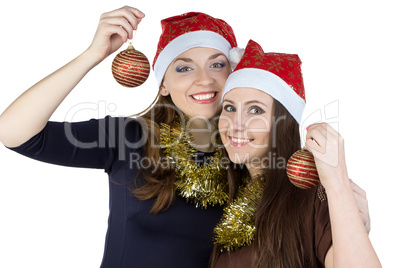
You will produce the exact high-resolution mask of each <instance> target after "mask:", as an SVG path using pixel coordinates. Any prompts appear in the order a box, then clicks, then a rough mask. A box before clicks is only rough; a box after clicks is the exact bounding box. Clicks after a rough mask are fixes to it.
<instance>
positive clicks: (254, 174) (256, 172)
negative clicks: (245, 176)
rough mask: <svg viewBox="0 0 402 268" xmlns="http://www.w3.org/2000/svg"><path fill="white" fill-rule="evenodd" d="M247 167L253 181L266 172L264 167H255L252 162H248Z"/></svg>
mask: <svg viewBox="0 0 402 268" xmlns="http://www.w3.org/2000/svg"><path fill="white" fill-rule="evenodd" d="M246 167H247V170H248V173H249V174H250V177H251V180H252V181H253V180H255V179H256V178H258V177H259V176H261V175H262V174H263V173H264V170H263V169H262V168H258V167H255V166H253V165H252V164H246Z"/></svg>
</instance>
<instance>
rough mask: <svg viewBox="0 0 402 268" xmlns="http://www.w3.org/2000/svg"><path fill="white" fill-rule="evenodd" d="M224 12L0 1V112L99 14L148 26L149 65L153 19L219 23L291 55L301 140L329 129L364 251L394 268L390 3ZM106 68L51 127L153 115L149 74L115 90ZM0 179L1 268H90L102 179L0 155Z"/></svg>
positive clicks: (396, 47)
mask: <svg viewBox="0 0 402 268" xmlns="http://www.w3.org/2000/svg"><path fill="white" fill-rule="evenodd" d="M201 2H202V3H201ZM234 2H235V1H216V0H213V1H176V0H169V1H152V0H140V1H135V2H125V1H118V0H117V1H116V0H115V1H99V0H97V1H93V0H87V1H77V0H70V1H49V0H37V1H27V0H22V1H7V2H6V4H1V5H0V9H1V11H2V12H1V13H2V15H1V16H0V35H1V37H0V38H1V42H0V53H1V57H0V112H2V111H3V110H4V109H5V108H6V107H7V106H8V105H9V104H10V103H11V102H12V101H13V100H14V99H15V98H17V97H18V96H19V95H20V94H21V93H22V92H23V91H24V90H26V89H27V88H29V87H30V86H31V85H33V84H34V83H36V82H37V81H38V80H40V79H41V78H43V77H45V76H46V75H48V74H50V73H51V72H53V71H55V70H56V69H58V68H59V67H61V66H62V65H64V64H66V63H67V62H69V61H70V60H72V59H73V58H75V57H76V56H78V55H79V54H80V53H82V52H83V51H84V50H85V49H86V48H87V47H88V46H89V44H90V43H91V41H92V38H93V35H94V33H95V30H96V28H97V24H98V20H99V16H100V15H101V14H102V13H103V12H106V11H110V10H114V9H117V8H119V7H121V6H123V5H126V4H129V5H131V6H134V7H137V8H139V9H140V10H142V11H143V12H144V13H145V14H146V18H145V19H144V20H143V22H142V23H141V24H140V27H139V31H138V32H137V34H136V37H135V40H134V46H135V48H136V49H138V50H140V51H142V52H143V53H144V54H145V55H147V57H148V58H149V59H150V61H152V59H153V57H154V54H155V51H156V44H157V41H158V39H159V35H160V32H161V30H160V20H161V19H163V18H166V17H168V16H172V15H177V14H181V13H184V12H188V11H202V12H205V13H208V14H210V15H212V16H215V17H219V18H222V19H224V20H226V21H227V22H228V23H229V24H230V25H231V26H232V27H233V29H234V31H235V33H236V35H237V39H238V43H239V46H241V47H244V46H245V45H246V43H247V41H248V40H249V39H253V40H255V41H257V42H258V43H260V44H261V45H262V47H263V48H264V50H265V51H267V52H268V51H271V52H285V53H297V54H299V56H300V58H301V59H302V61H303V73H304V81H305V88H306V96H307V107H306V110H305V113H304V119H305V120H304V121H303V125H302V134H305V131H303V130H304V129H305V127H306V126H307V125H308V124H309V123H312V122H314V121H317V120H321V121H327V122H332V123H335V124H334V126H336V127H337V129H338V130H339V132H340V133H341V135H342V136H343V137H344V138H345V142H346V152H347V161H348V171H349V175H350V177H351V178H353V179H354V180H355V182H357V183H358V184H359V185H360V186H361V187H362V188H364V189H365V190H366V191H367V196H368V200H369V207H370V214H371V221H372V231H371V233H370V238H371V241H372V243H373V244H374V247H375V249H376V251H377V253H378V255H379V257H380V259H381V261H382V264H383V266H384V267H397V266H398V265H399V262H400V252H401V249H402V248H401V246H400V245H401V240H402V235H401V232H400V224H401V216H400V211H401V209H400V205H401V201H400V200H401V199H400V195H401V193H400V187H401V179H402V176H401V171H400V160H401V158H400V154H401V152H402V147H401V138H400V133H399V130H398V129H397V126H398V125H399V124H400V120H401V112H400V106H401V104H400V97H401V91H402V86H401V83H402V79H401V77H402V67H401V66H402V64H401V62H402V52H401V49H402V41H401V38H400V36H401V26H402V17H401V8H400V5H399V4H398V1H396V0H395V1H390V0H383V1H381V3H380V1H350V0H349V1H345V0H339V1H331V2H329V1H320V0H317V1H300V0H297V1H243V2H241V4H234ZM125 48H126V45H124V47H122V48H121V49H120V50H119V51H121V50H123V49H125ZM116 54H117V52H116ZM114 56H115V55H111V56H110V57H109V58H107V59H106V60H104V62H102V63H101V64H99V65H98V66H97V67H95V68H94V69H93V70H92V71H91V72H90V73H89V74H88V75H87V76H86V77H85V78H84V79H83V81H82V82H81V83H80V84H79V85H78V86H77V87H76V89H75V90H74V91H73V92H72V93H71V94H70V95H69V96H68V97H67V99H66V100H65V102H63V104H62V105H61V106H60V107H59V109H58V110H57V111H56V113H55V114H54V115H53V117H52V118H51V119H52V120H57V121H63V120H73V121H78V120H86V119H90V118H99V117H104V116H105V115H107V114H110V115H113V116H118V115H130V114H134V113H136V112H139V111H141V110H142V109H143V108H145V107H147V106H148V105H149V104H150V103H151V101H152V100H153V98H154V96H155V94H156V92H157V87H156V84H155V79H154V77H153V73H151V75H150V78H149V79H148V81H147V82H146V83H145V84H144V85H143V86H141V87H139V88H135V89H125V88H123V87H121V86H119V85H118V84H117V83H116V82H115V81H114V79H113V77H112V74H111V70H110V69H111V63H112V60H113V58H114ZM55 90H57V89H55ZM43 103H46V98H44V99H43ZM77 105H78V106H77ZM94 105H95V107H97V109H95V110H94V108H93V106H94ZM0 167H1V172H0V217H1V218H0V267H98V266H99V265H100V262H101V259H102V254H103V246H104V238H105V232H106V228H107V217H108V181H107V176H106V174H104V172H103V171H99V170H86V169H75V168H65V167H58V166H53V165H49V164H44V163H39V162H36V161H33V160H30V159H27V158H25V157H22V156H20V155H17V154H15V153H13V152H11V151H9V150H7V149H6V148H4V147H2V146H1V147H0ZM351 243H353V241H351Z"/></svg>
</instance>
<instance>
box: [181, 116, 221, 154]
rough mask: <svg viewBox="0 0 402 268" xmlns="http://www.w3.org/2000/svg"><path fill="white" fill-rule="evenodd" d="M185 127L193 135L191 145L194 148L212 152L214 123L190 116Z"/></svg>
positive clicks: (215, 130)
mask: <svg viewBox="0 0 402 268" xmlns="http://www.w3.org/2000/svg"><path fill="white" fill-rule="evenodd" d="M187 127H188V130H189V132H190V133H191V134H192V135H193V137H194V142H193V143H192V144H191V145H192V146H193V147H194V148H195V149H197V150H199V151H201V152H213V151H214V150H215V146H214V145H215V144H214V142H215V135H216V134H217V133H216V132H217V126H216V124H214V123H212V122H210V121H208V120H206V119H193V118H191V119H190V120H189V121H188V123H187Z"/></svg>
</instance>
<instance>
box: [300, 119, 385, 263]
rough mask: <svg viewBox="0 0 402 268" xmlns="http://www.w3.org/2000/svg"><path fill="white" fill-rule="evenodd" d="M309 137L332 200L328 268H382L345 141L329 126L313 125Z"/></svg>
mask: <svg viewBox="0 0 402 268" xmlns="http://www.w3.org/2000/svg"><path fill="white" fill-rule="evenodd" d="M306 138H307V141H306V146H307V148H308V149H309V151H310V152H311V153H312V154H313V155H314V159H315V162H316V165H317V170H318V174H319V176H320V181H321V183H322V185H323V186H324V188H325V191H326V194H327V197H328V207H329V214H330V220H331V228H332V247H331V248H330V249H329V251H328V253H327V255H326V258H325V267H342V268H344V267H353V268H358V267H362V268H363V267H364V268H366V267H381V263H380V261H379V259H378V257H377V254H376V252H375V250H374V248H373V246H372V244H371V242H370V239H369V237H368V233H367V230H366V228H365V226H364V224H363V222H362V219H361V216H360V211H359V208H358V205H357V203H356V199H355V196H354V191H353V189H352V187H353V184H351V183H350V181H349V177H348V172H347V168H346V161H345V152H344V141H343V138H342V137H341V136H340V135H339V134H338V132H336V131H335V130H334V129H333V128H332V127H331V126H329V125H328V124H325V123H321V124H315V125H312V126H310V127H309V129H308V132H307V137H306Z"/></svg>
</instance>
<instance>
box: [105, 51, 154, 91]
mask: <svg viewBox="0 0 402 268" xmlns="http://www.w3.org/2000/svg"><path fill="white" fill-rule="evenodd" d="M149 71H150V66H149V61H148V59H147V57H146V56H145V55H144V54H142V53H141V52H140V51H138V50H135V49H134V47H133V46H132V45H129V46H128V48H127V49H126V50H124V51H122V52H120V53H119V54H117V56H116V57H115V58H114V60H113V64H112V73H113V77H114V79H116V81H117V83H119V84H121V85H122V86H125V87H138V86H140V85H142V84H143V83H144V82H145V81H146V80H147V78H148V76H149Z"/></svg>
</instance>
